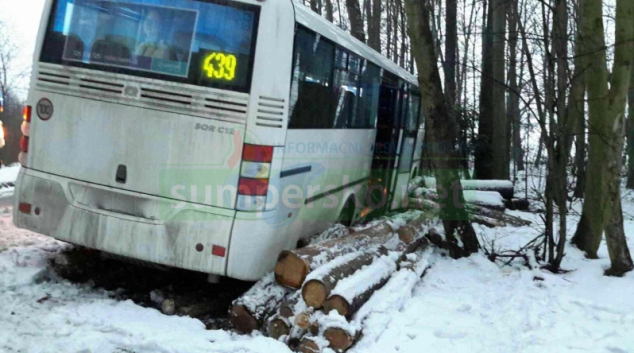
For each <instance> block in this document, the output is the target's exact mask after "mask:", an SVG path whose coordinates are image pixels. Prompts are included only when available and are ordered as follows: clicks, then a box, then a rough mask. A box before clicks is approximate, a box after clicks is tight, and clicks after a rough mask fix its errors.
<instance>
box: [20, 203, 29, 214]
mask: <svg viewBox="0 0 634 353" xmlns="http://www.w3.org/2000/svg"><path fill="white" fill-rule="evenodd" d="M18 209H19V210H20V212H22V213H26V214H31V204H30V203H26V202H20V205H19V206H18Z"/></svg>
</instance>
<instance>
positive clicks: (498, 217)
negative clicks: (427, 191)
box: [409, 198, 531, 227]
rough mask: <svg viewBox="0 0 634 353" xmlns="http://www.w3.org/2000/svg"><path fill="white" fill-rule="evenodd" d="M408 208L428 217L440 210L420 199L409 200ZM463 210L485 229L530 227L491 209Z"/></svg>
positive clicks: (437, 206)
mask: <svg viewBox="0 0 634 353" xmlns="http://www.w3.org/2000/svg"><path fill="white" fill-rule="evenodd" d="M409 207H410V208H413V209H417V210H422V211H426V212H427V213H428V215H429V216H430V217H432V216H435V215H436V214H437V213H438V212H439V210H440V205H439V204H438V203H436V202H434V201H431V200H426V199H420V198H417V199H409ZM465 209H466V211H467V213H468V214H469V216H470V218H471V221H473V222H475V223H478V224H482V225H484V226H487V227H493V226H495V227H500V226H501V227H505V226H508V225H511V226H514V227H522V226H528V225H531V222H530V221H527V220H524V219H522V218H519V217H515V216H511V215H507V214H506V213H504V212H502V211H497V210H493V209H491V208H487V207H483V206H478V205H470V204H467V205H465ZM483 217H485V218H483ZM492 220H494V221H492Z"/></svg>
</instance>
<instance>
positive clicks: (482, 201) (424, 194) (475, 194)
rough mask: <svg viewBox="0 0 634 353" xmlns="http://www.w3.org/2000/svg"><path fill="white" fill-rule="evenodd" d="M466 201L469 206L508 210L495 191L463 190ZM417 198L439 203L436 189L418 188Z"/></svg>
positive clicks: (415, 194) (415, 193)
mask: <svg viewBox="0 0 634 353" xmlns="http://www.w3.org/2000/svg"><path fill="white" fill-rule="evenodd" d="M462 194H463V196H464V201H465V203H467V204H473V205H479V206H483V207H487V208H491V209H494V210H498V211H504V210H505V209H506V206H505V200H504V199H503V198H502V196H501V195H500V194H499V193H497V192H495V191H478V190H463V192H462ZM414 196H415V197H416V198H426V199H428V200H431V201H435V202H437V201H438V193H437V192H436V189H427V188H418V189H416V191H415V192H414Z"/></svg>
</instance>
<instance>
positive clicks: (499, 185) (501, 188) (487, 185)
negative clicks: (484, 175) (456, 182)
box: [425, 178, 515, 200]
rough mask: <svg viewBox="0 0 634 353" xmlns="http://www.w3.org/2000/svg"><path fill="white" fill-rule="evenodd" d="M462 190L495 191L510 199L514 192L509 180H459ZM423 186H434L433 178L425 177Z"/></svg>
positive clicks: (431, 187)
mask: <svg viewBox="0 0 634 353" xmlns="http://www.w3.org/2000/svg"><path fill="white" fill-rule="evenodd" d="M460 185H461V186H462V189H463V190H477V191H495V192H497V193H499V194H500V195H501V196H502V197H503V198H504V199H507V200H510V199H512V198H513V194H514V193H515V190H514V186H513V183H512V182H511V181H510V180H460ZM425 186H426V187H428V188H430V189H433V188H435V187H436V179H435V178H425Z"/></svg>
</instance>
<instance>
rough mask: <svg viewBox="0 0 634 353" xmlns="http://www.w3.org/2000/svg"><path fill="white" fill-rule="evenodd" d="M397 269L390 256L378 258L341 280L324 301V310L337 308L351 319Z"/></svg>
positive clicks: (327, 311) (341, 313) (328, 310)
mask: <svg viewBox="0 0 634 353" xmlns="http://www.w3.org/2000/svg"><path fill="white" fill-rule="evenodd" d="M395 271H396V263H395V261H394V260H393V259H390V258H389V257H388V256H382V257H379V258H377V259H376V260H375V261H374V262H373V263H372V264H371V265H369V266H366V267H365V268H363V269H361V270H359V271H357V272H356V273H355V274H354V275H353V276H350V277H348V278H346V279H344V280H342V281H339V283H338V284H337V286H336V287H335V289H334V290H333V291H332V294H331V295H330V296H329V297H328V299H327V300H326V302H324V311H325V312H326V313H329V312H330V311H332V310H336V311H337V312H338V313H339V314H340V315H342V316H345V317H346V318H347V319H350V318H351V317H352V315H354V313H355V312H357V310H359V309H360V308H361V306H362V305H363V304H365V302H367V301H368V299H370V296H372V293H374V291H376V290H377V289H379V288H381V287H383V285H385V283H387V281H388V280H389V279H390V276H391V275H392V274H393V273H394V272H395Z"/></svg>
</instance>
